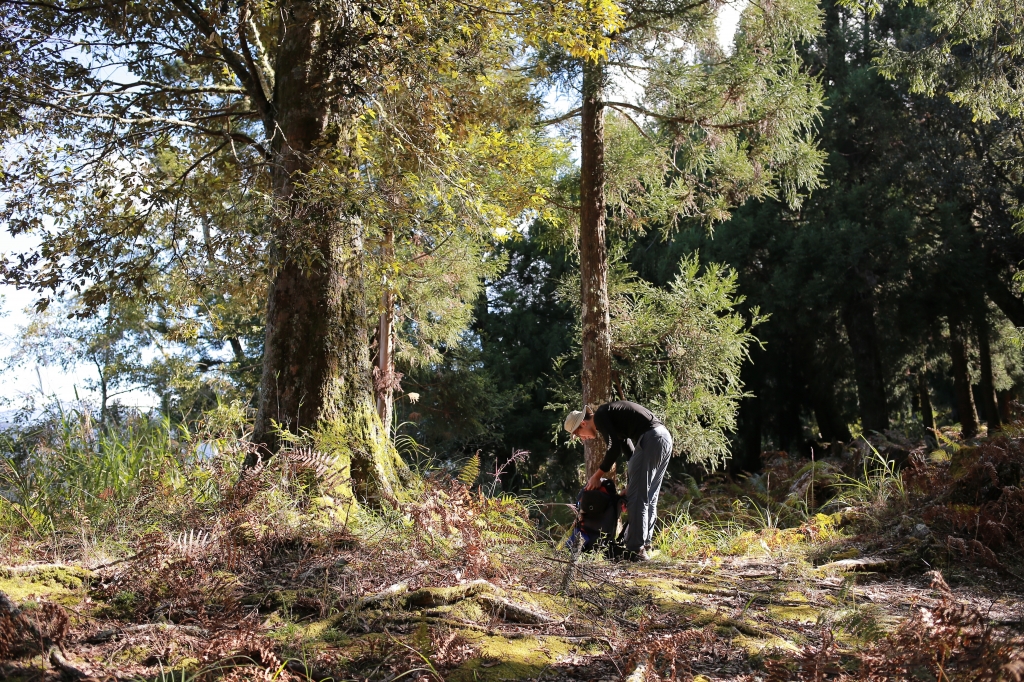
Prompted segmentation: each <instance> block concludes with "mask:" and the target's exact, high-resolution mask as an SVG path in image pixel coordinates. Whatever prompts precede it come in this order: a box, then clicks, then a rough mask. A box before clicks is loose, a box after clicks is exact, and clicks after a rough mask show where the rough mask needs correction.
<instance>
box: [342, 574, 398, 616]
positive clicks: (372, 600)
mask: <svg viewBox="0 0 1024 682" xmlns="http://www.w3.org/2000/svg"><path fill="white" fill-rule="evenodd" d="M408 591H409V583H407V582H404V581H403V582H400V583H395V584H394V585H392V586H391V587H388V588H387V589H384V590H381V591H380V592H377V593H375V594H371V595H368V596H366V597H361V598H359V599H356V600H355V601H354V602H352V609H353V610H354V611H359V610H361V609H365V608H366V607H367V606H372V605H373V604H379V603H380V602H382V601H386V600H388V599H391V598H393V597H398V596H400V595H403V594H405V593H406V592H408Z"/></svg>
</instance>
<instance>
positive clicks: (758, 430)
mask: <svg viewBox="0 0 1024 682" xmlns="http://www.w3.org/2000/svg"><path fill="white" fill-rule="evenodd" d="M764 354H765V353H764V350H763V349H761V348H760V346H757V345H756V344H755V345H754V347H753V348H751V351H750V355H751V357H750V360H748V361H747V362H745V363H744V364H743V368H742V369H741V374H740V378H741V379H742V380H743V385H744V386H745V387H746V389H747V391H749V392H750V393H751V394H752V395H750V396H748V397H746V398H743V399H742V400H740V406H739V412H738V413H737V415H736V435H737V436H738V438H737V440H738V441H739V442H738V443H737V445H736V447H734V448H733V449H732V457H730V458H729V465H728V466H729V474H731V475H732V476H736V475H738V474H741V473H756V472H758V471H760V470H761V434H762V431H763V428H764V416H763V408H762V404H761V390H762V386H763V383H762V380H763V374H764V370H762V369H761V365H760V364H759V361H761V360H762V359H763V356H764Z"/></svg>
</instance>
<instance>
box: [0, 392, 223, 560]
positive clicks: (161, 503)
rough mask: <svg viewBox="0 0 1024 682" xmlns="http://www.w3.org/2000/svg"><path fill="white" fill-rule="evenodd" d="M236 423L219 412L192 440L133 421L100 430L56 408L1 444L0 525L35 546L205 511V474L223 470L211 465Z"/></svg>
mask: <svg viewBox="0 0 1024 682" xmlns="http://www.w3.org/2000/svg"><path fill="white" fill-rule="evenodd" d="M232 412H234V414H231V413H232ZM240 414H241V408H239V407H238V406H225V407H223V408H221V409H220V410H219V411H215V412H214V413H211V415H209V416H208V418H206V419H204V420H203V421H201V422H199V423H196V424H193V425H192V430H190V428H189V427H188V426H187V425H184V424H174V423H172V422H171V420H170V419H168V418H167V417H164V416H159V415H149V414H144V413H139V412H135V413H130V414H127V415H124V416H123V417H122V418H121V419H120V420H119V421H118V422H117V423H109V424H107V425H105V426H102V427H101V426H100V425H98V424H97V423H96V422H95V421H93V419H92V417H91V415H90V413H89V412H88V411H87V410H83V409H64V408H62V407H61V406H60V405H56V406H54V408H53V409H52V410H51V411H50V412H48V413H46V414H44V415H43V416H42V417H41V418H40V419H38V420H36V421H35V422H34V423H32V424H30V425H27V426H25V425H23V426H22V427H21V428H19V429H17V430H9V431H7V432H5V433H3V434H0V454H2V459H0V525H2V526H3V528H5V529H6V530H7V532H9V533H11V534H12V535H18V536H20V537H28V536H35V538H36V539H39V540H42V539H44V538H46V537H48V536H51V535H52V534H54V533H58V532H64V531H69V530H78V531H82V532H84V531H87V530H89V529H91V530H92V531H93V532H95V533H104V532H109V531H110V530H111V529H116V528H120V527H123V526H124V525H125V524H126V523H132V524H135V525H136V526H138V525H139V524H145V523H147V517H150V518H152V517H153V516H154V515H157V516H158V515H160V514H165V513H168V512H170V511H172V510H173V509H174V508H175V507H178V506H180V503H183V502H187V503H188V504H190V505H195V504H197V503H198V504H203V503H212V502H214V501H216V499H217V498H218V497H219V488H218V485H217V481H216V478H217V477H216V475H215V474H216V472H214V471H213V469H214V467H215V466H222V464H223V463H222V462H216V463H215V462H214V461H213V459H214V457H213V456H214V455H215V453H217V452H219V451H221V450H223V449H225V445H226V443H225V440H230V438H231V435H230V434H231V430H232V429H231V427H226V428H225V425H226V424H228V423H235V424H237V423H238V416H239V415H240ZM218 430H219V431H220V432H221V433H220V434H214V433H213V432H214V431H218ZM138 530H143V529H141V528H139V529H138Z"/></svg>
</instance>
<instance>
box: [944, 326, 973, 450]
mask: <svg viewBox="0 0 1024 682" xmlns="http://www.w3.org/2000/svg"><path fill="white" fill-rule="evenodd" d="M949 327H950V328H949V359H950V360H951V362H952V365H953V392H954V393H955V394H956V411H957V415H958V416H959V417H960V430H961V434H962V435H963V437H964V438H974V437H975V436H977V435H978V412H977V410H975V408H974V395H973V394H972V393H971V373H970V369H969V368H968V360H967V333H966V330H965V329H964V327H963V325H962V324H957V323H951V324H950V326H949Z"/></svg>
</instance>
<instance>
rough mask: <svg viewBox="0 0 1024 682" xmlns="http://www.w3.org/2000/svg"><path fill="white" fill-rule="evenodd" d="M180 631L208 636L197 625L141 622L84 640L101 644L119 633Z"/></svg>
mask: <svg viewBox="0 0 1024 682" xmlns="http://www.w3.org/2000/svg"><path fill="white" fill-rule="evenodd" d="M154 630H156V631H159V632H181V633H183V634H186V635H189V636H190V637H209V636H210V633H209V631H208V630H205V629H203V628H201V627H199V626H198V625H176V624H175V623H141V624H139V625H126V626H125V627H123V628H115V629H112V630H100V631H99V632H97V633H96V634H94V635H90V636H88V637H86V638H85V639H84V640H82V641H84V642H86V643H87V644H102V643H104V642H109V641H110V640H112V639H114V638H115V637H118V636H119V635H129V634H135V633H140V632H152V631H154Z"/></svg>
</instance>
